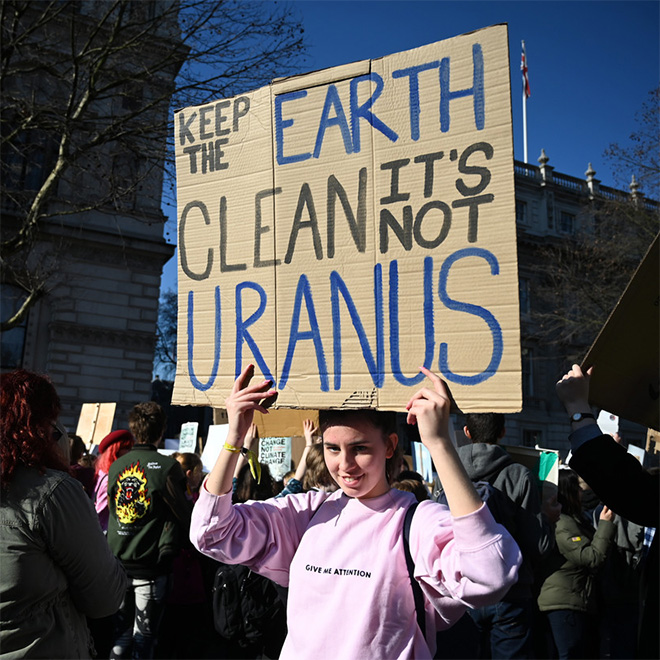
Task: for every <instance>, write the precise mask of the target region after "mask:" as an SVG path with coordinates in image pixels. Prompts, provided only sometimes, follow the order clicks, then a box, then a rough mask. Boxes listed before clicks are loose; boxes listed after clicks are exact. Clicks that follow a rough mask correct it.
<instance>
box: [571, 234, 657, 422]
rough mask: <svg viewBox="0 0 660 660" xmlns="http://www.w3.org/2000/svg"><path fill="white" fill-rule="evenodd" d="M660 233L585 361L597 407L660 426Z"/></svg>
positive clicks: (620, 415)
mask: <svg viewBox="0 0 660 660" xmlns="http://www.w3.org/2000/svg"><path fill="white" fill-rule="evenodd" d="M659 273H660V235H658V236H656V238H655V240H654V241H653V244H652V245H651V247H650V248H649V251H648V252H647V253H646V256H645V257H644V259H643V260H642V263H641V264H640V265H639V267H638V268H637V270H636V271H635V274H634V275H633V277H632V279H631V280H630V283H629V284H628V286H627V287H626V290H625V291H624V292H623V295H622V296H621V298H620V299H619V302H618V303H617V305H616V307H615V308H614V310H613V311H612V313H611V314H610V317H609V319H608V320H607V322H606V323H605V325H604V326H603V329H602V330H601V331H600V334H599V335H598V337H597V338H596V341H595V342H594V343H593V345H592V347H591V348H590V349H589V352H588V353H587V356H586V357H585V358H584V361H583V363H582V368H583V369H588V368H589V367H591V366H593V368H594V371H593V375H592V377H591V382H590V386H589V398H590V402H591V403H592V404H593V405H596V406H598V407H600V408H604V409H605V410H608V411H609V412H611V413H612V414H614V415H618V416H619V417H622V418H624V419H627V420H630V421H631V422H637V423H638V424H642V425H643V426H647V427H649V428H652V429H660V307H659V305H660V277H659Z"/></svg>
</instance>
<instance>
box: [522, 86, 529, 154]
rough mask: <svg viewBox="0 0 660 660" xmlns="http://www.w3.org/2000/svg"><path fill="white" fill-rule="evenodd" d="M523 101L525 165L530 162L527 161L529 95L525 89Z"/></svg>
mask: <svg viewBox="0 0 660 660" xmlns="http://www.w3.org/2000/svg"><path fill="white" fill-rule="evenodd" d="M522 101H523V154H524V157H525V163H528V162H529V161H528V160H527V94H525V90H524V89H523V95H522Z"/></svg>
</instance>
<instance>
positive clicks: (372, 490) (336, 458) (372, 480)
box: [323, 420, 398, 499]
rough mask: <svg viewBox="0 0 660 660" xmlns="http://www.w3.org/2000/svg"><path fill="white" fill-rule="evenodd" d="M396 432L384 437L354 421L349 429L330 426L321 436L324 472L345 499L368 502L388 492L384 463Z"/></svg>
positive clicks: (389, 454)
mask: <svg viewBox="0 0 660 660" xmlns="http://www.w3.org/2000/svg"><path fill="white" fill-rule="evenodd" d="M397 442H398V438H397V435H396V433H392V434H391V435H390V436H389V437H387V438H384V437H383V433H382V431H381V430H380V429H377V428H376V427H375V426H373V425H372V424H371V423H369V422H366V421H362V420H356V421H354V422H351V423H350V426H330V427H329V428H327V429H326V431H325V432H324V434H323V455H324V457H325V463H326V465H327V466H328V471H329V472H330V475H331V476H332V478H333V479H334V480H335V481H336V482H337V484H338V485H339V487H340V488H341V489H342V490H343V491H344V493H345V494H346V495H348V496H349V497H357V498H358V499H368V498H371V497H378V496H379V495H383V494H384V493H386V492H387V491H388V490H389V489H390V485H389V483H388V481H387V476H386V473H385V461H386V459H388V458H390V457H391V456H392V454H393V453H394V450H395V449H396V445H397Z"/></svg>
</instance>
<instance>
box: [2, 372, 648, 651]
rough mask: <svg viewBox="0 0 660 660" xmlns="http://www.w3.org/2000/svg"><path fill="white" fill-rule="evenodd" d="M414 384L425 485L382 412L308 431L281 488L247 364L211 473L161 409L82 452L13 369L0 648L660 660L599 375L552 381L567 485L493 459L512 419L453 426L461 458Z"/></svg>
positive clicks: (42, 381) (264, 390) (631, 474)
mask: <svg viewBox="0 0 660 660" xmlns="http://www.w3.org/2000/svg"><path fill="white" fill-rule="evenodd" d="M426 375H427V378H428V379H429V382H430V383H431V385H430V387H427V388H422V389H421V390H420V391H419V392H418V393H416V394H415V395H414V396H413V397H412V398H411V400H410V402H409V403H408V410H409V412H408V417H407V421H408V422H409V423H412V424H416V425H417V427H418V428H419V434H420V438H421V440H422V442H423V443H424V444H425V445H426V446H427V448H429V450H430V451H431V454H432V457H433V460H434V465H435V468H436V471H437V473H438V475H439V482H438V483H437V484H435V486H434V485H432V484H425V483H424V482H423V480H422V477H421V476H420V475H419V474H418V473H416V472H413V471H412V470H411V469H410V466H408V465H407V463H406V462H405V460H403V458H402V455H401V451H400V446H398V439H397V437H396V433H395V428H396V427H395V425H394V424H392V416H388V414H387V413H374V412H373V411H371V412H367V411H358V412H350V413H348V414H345V413H339V414H337V413H334V412H332V411H324V412H322V414H321V416H320V420H319V428H317V427H316V426H315V424H314V423H313V422H312V421H311V420H306V421H305V423H304V427H303V429H301V431H302V433H301V435H304V437H305V448H304V452H303V455H302V457H301V459H300V461H299V462H298V465H296V466H292V467H294V469H293V470H292V472H291V473H290V474H289V475H287V476H286V477H285V480H283V481H276V480H274V479H273V478H272V477H271V474H270V471H269V469H268V466H267V465H265V464H260V463H259V462H258V445H259V438H258V433H257V431H256V427H255V426H254V425H253V424H252V414H253V413H254V411H255V410H260V411H262V412H264V413H265V412H267V406H268V401H269V400H270V399H271V398H272V397H273V396H274V395H275V394H276V393H275V391H274V390H273V389H272V388H271V384H270V383H269V382H266V381H264V382H263V383H262V382H260V383H256V384H253V383H251V380H252V376H253V372H252V371H251V370H250V368H249V367H248V368H247V369H246V370H245V371H244V372H243V374H241V376H240V377H239V378H238V379H237V381H236V384H235V386H234V390H233V392H232V394H231V395H230V397H229V398H228V406H227V408H228V414H229V435H228V438H227V443H226V444H225V446H224V448H223V449H222V451H221V452H220V455H219V458H218V461H217V463H216V464H215V466H214V467H213V470H211V472H210V474H209V475H208V476H207V477H206V479H205V475H204V472H203V466H202V461H201V459H200V456H199V455H197V454H195V453H175V454H173V455H171V456H170V455H165V454H164V453H162V452H159V451H158V449H159V446H160V444H161V442H162V440H163V434H164V430H165V421H166V420H165V414H164V412H163V410H162V409H161V408H160V406H158V404H156V403H154V402H142V403H138V404H137V405H136V406H135V407H134V408H133V410H132V412H131V414H130V416H129V419H128V420H127V422H128V423H127V424H126V426H127V428H122V429H118V430H116V431H113V432H112V433H110V434H109V435H108V436H106V437H105V438H104V439H103V440H102V442H101V443H100V444H99V445H98V447H96V448H95V451H94V452H90V451H88V449H89V448H86V447H85V445H84V442H83V441H82V440H81V439H80V438H78V437H77V436H73V435H69V436H68V437H67V435H66V431H65V429H64V428H63V427H62V426H61V425H60V424H59V422H58V417H59V412H60V404H59V398H58V396H57V393H56V391H55V389H54V387H53V385H52V384H51V383H50V381H49V379H48V378H47V377H45V376H42V375H38V374H34V373H31V372H28V371H23V370H19V371H15V372H11V373H7V374H3V375H2V376H1V383H2V387H1V397H2V399H1V406H2V436H1V445H0V460H1V478H2V483H1V512H2V524H1V526H0V532H1V537H0V557H1V558H2V565H1V576H0V622H1V628H0V658H3V659H4V658H7V659H10V658H45V657H48V658H152V657H155V658H191V659H193V658H223V659H226V660H230V659H231V658H277V657H279V656H280V653H282V657H288V658H290V657H296V658H300V660H303V659H304V658H311V657H314V658H315V659H316V658H322V657H333V658H335V659H336V658H337V656H338V655H339V656H340V657H347V658H348V657H349V656H350V657H351V658H357V657H359V658H360V659H361V658H366V657H373V658H387V659H389V658H427V657H428V658H431V657H433V658H657V657H658V629H657V622H658V554H657V545H658V540H657V537H656V536H654V532H655V528H656V527H657V523H658V496H659V493H658V475H657V470H650V471H649V470H644V469H643V468H642V467H641V465H640V463H639V462H638V461H636V460H635V459H634V458H632V457H631V456H630V455H629V454H627V453H626V451H625V449H624V448H623V447H622V446H621V444H619V443H617V442H616V441H615V440H614V439H613V438H611V437H609V436H606V435H604V434H602V433H601V432H600V430H599V429H598V426H597V425H596V421H595V419H594V418H593V415H592V414H591V413H590V407H589V402H588V391H589V374H588V373H582V371H581V370H580V369H579V367H577V366H574V367H573V368H572V369H571V371H570V372H568V373H567V374H566V375H565V376H564V377H563V378H562V379H561V380H560V382H559V383H558V384H557V392H558V395H559V398H560V400H561V401H562V403H563V404H564V406H565V407H566V410H567V413H568V415H570V416H571V417H570V419H571V422H570V423H571V436H570V439H571V445H572V456H571V458H570V462H569V465H561V466H560V470H559V483H558V484H557V486H556V488H552V487H548V486H549V484H547V483H546V484H545V487H542V484H541V483H540V482H539V481H538V477H537V476H536V475H535V474H533V473H532V472H531V471H530V470H528V469H527V468H524V467H523V466H522V465H520V464H518V463H515V462H514V461H513V460H512V459H511V458H510V457H509V455H508V454H507V452H506V451H505V450H504V449H503V448H502V447H500V445H499V442H500V440H501V439H503V438H504V436H505V432H506V430H505V425H504V421H505V420H504V417H503V416H502V415H498V414H494V413H488V414H469V415H466V416H465V426H464V436H465V437H464V438H463V439H462V441H461V442H459V444H460V445H461V446H460V447H459V448H458V451H456V450H455V449H454V447H453V444H452V443H451V441H450V440H449V436H450V434H449V433H448V428H447V427H448V424H449V423H450V420H449V396H448V392H447V390H446V388H445V385H444V383H443V382H442V381H441V380H440V379H439V378H438V377H437V376H435V374H432V373H431V372H426ZM381 440H382V442H381ZM413 503H419V506H418V508H417V510H416V511H415V513H414V515H413V516H412V522H411V523H410V522H408V523H406V524H409V525H410V531H409V532H406V534H409V537H408V536H406V538H405V542H404V541H402V536H403V533H402V531H401V530H402V527H403V524H404V523H403V519H404V515H405V513H406V511H407V509H408V508H409V507H410V506H411V505H412V504H413ZM404 546H407V547H406V551H407V553H408V554H409V555H411V557H412V560H411V561H412V564H413V568H412V569H411V568H410V565H409V566H408V569H407V570H406V562H405V560H404V552H403V548H404ZM399 552H400V556H399V554H398V553H399ZM365 561H366V562H367V563H365ZM368 562H371V563H368ZM365 566H371V567H372V570H367V569H365ZM372 572H373V573H374V577H373V578H372V577H371V573H372ZM337 574H339V575H341V579H337V578H334V579H331V577H333V576H334V575H337ZM367 574H368V575H369V578H368V579H367V578H366V575H367ZM378 575H380V576H381V577H380V578H378ZM378 580H380V581H378ZM411 582H417V583H419V585H421V590H420V591H419V594H421V595H420V596H418V595H417V592H416V591H415V589H414V588H413V586H411ZM233 585H235V586H233ZM348 594H350V597H349V596H348ZM415 598H421V599H422V600H421V601H419V600H418V601H415ZM420 602H421V605H420ZM287 608H288V609H287ZM420 608H421V615H420ZM234 610H235V611H234ZM338 649H339V650H338ZM347 649H354V652H353V653H349V651H348V650H347Z"/></svg>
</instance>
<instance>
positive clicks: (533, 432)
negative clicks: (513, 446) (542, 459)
mask: <svg viewBox="0 0 660 660" xmlns="http://www.w3.org/2000/svg"><path fill="white" fill-rule="evenodd" d="M542 437H543V434H542V433H541V431H540V430H539V429H523V436H522V442H523V447H536V446H537V445H538V446H539V447H541V446H543V445H542V442H541V439H542Z"/></svg>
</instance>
